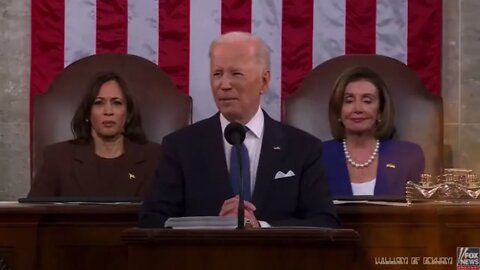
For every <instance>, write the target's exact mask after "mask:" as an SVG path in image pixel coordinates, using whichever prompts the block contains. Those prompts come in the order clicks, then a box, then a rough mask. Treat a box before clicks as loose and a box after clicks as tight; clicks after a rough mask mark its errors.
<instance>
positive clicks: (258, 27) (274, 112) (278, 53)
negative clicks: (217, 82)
mask: <svg viewBox="0 0 480 270" xmlns="http://www.w3.org/2000/svg"><path fill="white" fill-rule="evenodd" d="M252 33H253V34H254V35H257V36H259V37H262V39H263V40H264V41H265V43H267V46H268V47H269V49H270V60H271V81H270V88H269V89H268V91H267V92H266V93H265V94H263V97H262V108H263V109H265V110H266V111H267V113H268V114H269V115H270V116H271V117H272V118H274V119H276V120H280V118H281V83H282V80H281V75H282V69H281V66H282V65H281V64H282V62H281V60H282V39H281V36H282V0H263V1H255V0H253V1H252Z"/></svg>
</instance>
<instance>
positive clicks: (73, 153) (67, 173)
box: [28, 139, 160, 198]
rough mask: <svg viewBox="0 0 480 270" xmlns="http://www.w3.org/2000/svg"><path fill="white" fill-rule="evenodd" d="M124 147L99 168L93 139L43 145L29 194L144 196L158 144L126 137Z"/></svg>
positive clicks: (153, 170) (150, 177)
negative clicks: (108, 164) (114, 159)
mask: <svg viewBox="0 0 480 270" xmlns="http://www.w3.org/2000/svg"><path fill="white" fill-rule="evenodd" d="M124 147H125V149H124V150H125V151H124V154H123V157H122V158H121V159H120V160H119V161H118V162H117V163H115V164H113V165H114V166H115V167H113V166H112V167H110V168H99V166H100V165H99V163H98V159H99V158H98V157H96V156H95V150H94V146H93V143H87V144H78V143H73V142H72V141H66V142H61V143H57V144H53V145H50V146H48V147H46V149H45V151H44V161H43V165H42V167H41V168H40V171H39V172H38V173H37V175H36V176H35V179H34V180H33V182H32V186H31V189H30V192H29V194H28V197H46V196H48V197H51V196H64V197H89V196H91V197H137V198H143V197H145V194H146V193H147V190H148V189H150V183H151V179H152V178H153V175H154V173H155V169H156V167H157V166H158V160H159V157H160V145H159V144H156V143H147V144H143V145H140V144H136V143H133V142H131V141H129V140H127V139H125V140H124ZM99 170H102V171H103V175H106V177H105V178H102V177H101V176H100V175H99V173H98V172H99Z"/></svg>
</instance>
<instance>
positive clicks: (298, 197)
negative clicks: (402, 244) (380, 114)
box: [140, 113, 339, 227]
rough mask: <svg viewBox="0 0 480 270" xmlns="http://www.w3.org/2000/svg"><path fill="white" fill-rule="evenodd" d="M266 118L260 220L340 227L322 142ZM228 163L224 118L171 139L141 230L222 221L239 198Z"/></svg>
mask: <svg viewBox="0 0 480 270" xmlns="http://www.w3.org/2000/svg"><path fill="white" fill-rule="evenodd" d="M264 115H265V125H264V135H263V143H262V148H261V154H260V159H259V164H258V169H257V176H256V183H255V187H254V193H253V198H252V201H253V204H254V205H255V206H256V208H257V210H256V211H255V216H256V217H257V219H259V220H264V221H267V222H269V223H270V224H271V225H274V226H282V225H284V226H288V225H292V226H294V225H298V226H301V225H305V226H325V227H337V226H338V225H339V223H338V219H337V216H336V213H335V208H334V206H333V203H332V199H331V197H330V194H329V191H328V185H327V182H326V178H325V175H324V172H323V168H322V166H321V142H320V141H319V140H318V139H316V138H314V137H313V136H311V135H309V134H307V133H305V132H303V131H300V130H298V129H295V128H293V127H289V126H286V125H283V124H281V123H279V122H277V121H274V120H272V119H271V118H270V117H269V116H268V115H267V114H266V113H264ZM226 164H227V163H226V160H225V152H224V146H223V134H222V129H221V125H220V118H219V114H218V113H217V114H216V115H214V116H213V117H211V118H209V119H206V120H203V121H200V122H197V123H195V124H193V125H191V126H189V127H186V128H184V129H182V130H180V131H177V132H175V133H173V134H171V135H169V136H166V137H165V138H164V140H163V142H162V151H161V158H160V165H159V168H158V169H157V172H156V177H155V179H154V181H153V189H152V193H151V195H150V196H147V198H146V200H145V201H144V204H143V207H142V209H141V212H140V226H142V227H162V226H164V223H165V221H166V219H167V218H169V217H179V216H217V215H218V214H219V212H220V208H221V206H222V204H223V202H224V201H225V200H226V199H229V198H231V197H233V196H234V194H233V191H232V189H231V186H230V182H229V178H228V169H227V165H226ZM289 170H292V171H293V172H294V173H295V176H293V177H290V178H283V179H274V178H275V174H276V173H277V172H278V171H282V172H284V173H287V172H288V171H289Z"/></svg>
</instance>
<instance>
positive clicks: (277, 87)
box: [31, 0, 442, 121]
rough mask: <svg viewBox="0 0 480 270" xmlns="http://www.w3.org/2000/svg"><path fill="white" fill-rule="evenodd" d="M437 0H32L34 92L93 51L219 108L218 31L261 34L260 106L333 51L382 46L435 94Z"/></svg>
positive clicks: (274, 108)
mask: <svg viewBox="0 0 480 270" xmlns="http://www.w3.org/2000/svg"><path fill="white" fill-rule="evenodd" d="M441 2H442V1H441V0H31V20H32V22H31V28H32V39H31V46H32V48H31V52H32V54H31V55H32V59H31V95H32V96H34V95H36V94H39V93H42V92H44V91H46V89H47V88H48V86H49V84H50V83H51V82H52V80H53V78H54V77H55V76H56V75H57V74H58V73H59V72H60V71H61V70H62V69H63V68H64V67H65V66H67V65H69V64H71V63H72V62H74V61H76V60H78V59H80V58H82V57H85V56H88V55H92V54H96V53H105V52H117V53H130V54H135V55H139V56H142V57H144V58H146V59H148V60H150V61H152V62H154V63H157V64H158V65H159V66H160V67H161V68H162V69H163V70H164V71H165V72H167V74H168V75H169V76H170V78H171V79H172V81H173V82H174V83H175V84H176V86H177V87H178V88H179V89H180V90H181V91H183V92H185V93H187V94H189V95H190V96H191V97H192V98H193V102H194V104H193V120H194V121H198V120H201V119H204V118H206V117H208V116H210V115H211V114H213V113H214V112H216V108H215V105H214V102H213V99H212V98H211V95H210V90H209V89H210V86H209V79H208V78H209V74H208V63H209V62H208V46H209V44H210V42H211V41H212V40H213V39H214V38H216V37H218V36H219V35H220V34H221V33H224V32H228V31H233V30H240V31H248V32H252V33H254V34H256V35H258V36H260V37H262V38H263V39H264V40H265V41H266V43H267V45H268V46H269V47H270V50H271V57H272V81H271V84H270V89H269V91H268V92H267V93H266V94H265V95H264V97H263V100H262V106H263V107H264V108H265V109H266V110H267V111H268V112H269V114H270V115H271V116H272V117H274V118H276V119H280V113H281V100H282V98H284V97H286V96H288V95H289V94H291V93H293V92H294V91H295V89H296V88H297V86H298V85H299V83H300V82H301V81H302V80H303V79H304V77H305V76H306V74H307V73H308V72H309V71H310V70H311V69H312V68H313V67H315V66H317V65H318V64H320V63H322V62H324V61H325V60H328V59H330V58H332V57H335V56H339V55H343V54H351V53H371V54H375V53H376V54H381V55H386V56H390V57H393V58H396V59H398V60H400V61H402V62H404V63H406V64H407V65H408V66H409V67H410V68H412V69H413V70H414V71H415V72H416V73H417V74H418V75H419V77H420V78H421V79H422V81H423V83H424V84H425V86H426V87H427V89H429V90H430V91H431V92H433V93H434V94H440V71H441V70H440V67H441V29H442V28H441V20H442V18H441V14H442V10H441V7H442V3H441Z"/></svg>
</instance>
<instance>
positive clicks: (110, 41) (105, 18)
mask: <svg viewBox="0 0 480 270" xmlns="http://www.w3.org/2000/svg"><path fill="white" fill-rule="evenodd" d="M127 24H128V11H127V0H112V1H97V40H96V41H97V42H96V43H97V48H96V52H97V53H126V52H127V40H128V37H127V35H128V33H127V32H128V25H127Z"/></svg>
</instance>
